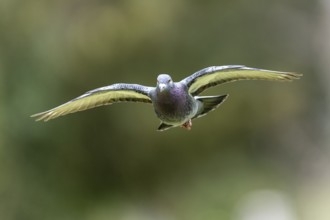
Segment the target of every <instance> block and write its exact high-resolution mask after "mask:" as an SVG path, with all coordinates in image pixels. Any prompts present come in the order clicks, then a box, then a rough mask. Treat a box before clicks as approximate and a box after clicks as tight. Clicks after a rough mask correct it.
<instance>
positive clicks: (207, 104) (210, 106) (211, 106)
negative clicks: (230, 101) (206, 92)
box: [194, 95, 228, 118]
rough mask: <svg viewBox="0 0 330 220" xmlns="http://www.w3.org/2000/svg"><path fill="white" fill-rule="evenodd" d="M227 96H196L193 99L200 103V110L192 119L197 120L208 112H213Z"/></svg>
mask: <svg viewBox="0 0 330 220" xmlns="http://www.w3.org/2000/svg"><path fill="white" fill-rule="evenodd" d="M227 97H228V95H218V96H196V97H195V99H196V100H198V101H200V102H201V103H202V105H201V110H200V111H199V112H198V113H197V114H196V115H195V117H194V118H199V117H202V116H204V115H206V114H207V113H209V112H210V111H213V110H215V109H216V108H217V107H219V105H220V104H221V103H222V102H223V101H225V100H226V98H227Z"/></svg>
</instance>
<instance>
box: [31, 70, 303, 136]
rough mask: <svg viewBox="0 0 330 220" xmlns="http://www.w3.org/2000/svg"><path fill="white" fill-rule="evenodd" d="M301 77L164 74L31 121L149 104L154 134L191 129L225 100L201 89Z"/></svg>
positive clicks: (97, 92)
mask: <svg viewBox="0 0 330 220" xmlns="http://www.w3.org/2000/svg"><path fill="white" fill-rule="evenodd" d="M300 76H301V74H297V73H289V72H278V71H271V70H263V69H256V68H250V67H245V66H241V65H230V66H213V67H207V68H205V69H202V70H200V71H198V72H196V73H194V74H192V75H190V76H188V77H187V78H185V79H183V80H181V81H179V82H173V80H172V79H171V77H170V76H169V75H167V74H160V75H159V76H158V77H157V86H156V87H147V86H142V85H138V84H124V83H119V84H113V85H110V86H105V87H101V88H98V89H94V90H91V91H88V92H86V93H85V94H83V95H81V96H79V97H77V98H75V99H73V100H71V101H69V102H67V103H64V104H62V105H60V106H58V107H55V108H53V109H50V110H48V111H45V112H41V113H38V114H35V115H32V116H31V117H36V118H37V119H36V120H37V121H39V120H43V121H48V120H51V119H54V118H57V117H59V116H63V115H66V114H70V113H74V112H78V111H84V110H87V109H90V108H94V107H98V106H102V105H110V104H113V103H118V102H143V103H151V104H152V105H153V107H154V110H155V113H156V115H157V117H158V118H159V119H160V120H161V124H160V126H159V128H158V130H160V131H163V130H166V129H169V128H171V127H176V126H181V127H184V128H186V129H191V126H192V123H191V120H192V119H195V118H198V117H201V116H204V115H206V114H207V113H208V112H210V111H212V110H214V109H216V108H217V107H218V106H219V105H220V104H221V103H222V102H223V101H224V100H225V99H226V98H227V95H221V96H198V95H199V94H200V93H201V92H203V91H204V90H205V89H207V88H210V87H213V86H216V85H219V84H223V83H227V82H233V81H237V80H276V81H291V80H294V79H299V77H300Z"/></svg>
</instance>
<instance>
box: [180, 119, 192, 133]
mask: <svg viewBox="0 0 330 220" xmlns="http://www.w3.org/2000/svg"><path fill="white" fill-rule="evenodd" d="M191 127H192V122H191V119H189V120H188V121H187V122H185V123H184V124H182V125H181V128H185V129H187V130H188V131H189V130H191Z"/></svg>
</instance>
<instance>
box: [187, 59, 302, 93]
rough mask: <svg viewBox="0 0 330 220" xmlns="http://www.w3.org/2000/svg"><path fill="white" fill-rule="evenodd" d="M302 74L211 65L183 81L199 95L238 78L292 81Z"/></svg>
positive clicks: (192, 91) (191, 91)
mask: <svg viewBox="0 0 330 220" xmlns="http://www.w3.org/2000/svg"><path fill="white" fill-rule="evenodd" d="M300 76H301V74H297V73H289V72H278V71H272V70H264V69H257V68H250V67H246V66H241V65H230V66H211V67H207V68H205V69H202V70H200V71H198V72H196V73H194V74H192V75H191V76H188V77H187V78H185V79H183V80H182V81H181V82H182V83H185V84H186V85H187V86H188V89H189V90H188V91H189V93H191V94H192V95H193V96H196V95H198V94H199V93H201V92H203V91H204V90H205V89H207V88H210V87H212V86H216V85H219V84H222V83H227V82H233V81H237V80H254V79H256V80H278V81H291V80H294V79H299V77H300Z"/></svg>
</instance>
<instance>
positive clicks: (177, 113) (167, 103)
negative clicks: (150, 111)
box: [152, 86, 196, 124]
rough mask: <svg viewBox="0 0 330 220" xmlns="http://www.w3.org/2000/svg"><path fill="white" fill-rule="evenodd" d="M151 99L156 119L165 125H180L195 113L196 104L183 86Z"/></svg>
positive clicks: (156, 94)
mask: <svg viewBox="0 0 330 220" xmlns="http://www.w3.org/2000/svg"><path fill="white" fill-rule="evenodd" d="M152 99H153V104H154V108H155V112H156V114H157V116H158V118H159V119H160V120H162V121H163V122H165V123H167V124H182V123H184V122H185V121H187V120H188V119H189V118H190V117H192V115H194V114H195V112H196V102H195V100H194V98H193V97H192V96H191V95H189V93H188V92H187V90H186V89H185V87H183V86H176V87H174V88H173V89H171V90H170V91H168V92H166V93H161V94H158V93H155V95H154V97H153V98H152Z"/></svg>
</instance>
